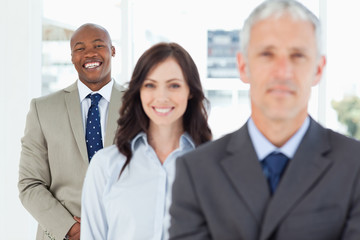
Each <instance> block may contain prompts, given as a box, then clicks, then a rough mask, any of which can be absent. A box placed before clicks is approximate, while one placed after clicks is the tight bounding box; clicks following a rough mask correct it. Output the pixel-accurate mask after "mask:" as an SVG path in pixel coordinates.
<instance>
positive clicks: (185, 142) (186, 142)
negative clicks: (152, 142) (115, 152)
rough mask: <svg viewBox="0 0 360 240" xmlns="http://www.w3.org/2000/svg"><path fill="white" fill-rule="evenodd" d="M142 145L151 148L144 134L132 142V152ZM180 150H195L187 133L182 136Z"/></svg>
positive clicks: (138, 135) (137, 136) (141, 133)
mask: <svg viewBox="0 0 360 240" xmlns="http://www.w3.org/2000/svg"><path fill="white" fill-rule="evenodd" d="M140 144H144V145H145V146H146V147H148V146H149V143H148V140H147V135H146V133H144V132H140V133H138V134H137V135H136V136H135V137H134V138H133V140H132V141H131V151H133V152H134V151H135V150H136V149H137V148H138V147H139V146H140ZM179 148H180V150H184V149H194V148H195V144H194V142H193V140H192V138H191V137H190V135H189V134H188V133H186V132H185V133H184V134H182V135H181V137H180V147H179Z"/></svg>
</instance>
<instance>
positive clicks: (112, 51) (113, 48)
mask: <svg viewBox="0 0 360 240" xmlns="http://www.w3.org/2000/svg"><path fill="white" fill-rule="evenodd" d="M115 52H116V51H115V47H114V46H111V56H112V57H115Z"/></svg>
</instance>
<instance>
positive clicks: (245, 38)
mask: <svg viewBox="0 0 360 240" xmlns="http://www.w3.org/2000/svg"><path fill="white" fill-rule="evenodd" d="M284 14H289V15H290V16H291V17H292V18H293V19H294V20H303V21H309V22H310V23H312V25H313V26H314V30H315V37H316V45H317V52H318V55H319V56H320V54H321V52H322V51H321V26H320V21H319V19H318V18H317V17H316V16H315V15H314V14H313V13H312V12H311V11H310V10H309V9H307V8H306V7H305V6H304V5H302V4H301V3H299V2H297V1H294V0H266V1H264V2H263V3H262V4H260V5H259V6H258V7H256V8H255V9H254V11H253V12H252V13H251V14H250V16H249V17H248V18H247V19H246V21H245V23H244V26H243V29H242V30H241V32H240V51H241V52H242V53H243V54H244V55H245V56H246V57H247V54H248V52H247V50H248V47H249V41H250V31H251V28H252V27H253V26H254V25H255V24H256V23H257V22H259V21H261V20H264V19H267V18H270V17H276V18H279V17H281V16H283V15H284Z"/></svg>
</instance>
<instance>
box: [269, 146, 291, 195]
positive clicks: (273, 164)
mask: <svg viewBox="0 0 360 240" xmlns="http://www.w3.org/2000/svg"><path fill="white" fill-rule="evenodd" d="M288 160H289V158H288V157H286V156H285V155H284V154H282V153H279V152H272V153H271V154H269V155H268V156H267V157H266V158H265V159H264V160H263V161H262V164H263V167H264V170H265V172H266V173H267V175H268V176H267V177H268V182H269V185H270V190H271V193H274V192H275V189H276V187H277V185H278V183H279V181H280V178H281V175H282V173H283V171H284V169H285V167H286V165H287V162H288Z"/></svg>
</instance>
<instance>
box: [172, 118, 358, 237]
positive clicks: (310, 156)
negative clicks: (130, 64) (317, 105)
mask: <svg viewBox="0 0 360 240" xmlns="http://www.w3.org/2000/svg"><path fill="white" fill-rule="evenodd" d="M170 214H171V217H172V220H171V227H170V239H171V240H175V239H182V240H205V239H216V240H230V239H232V240H241V239H244V240H270V239H272V240H273V239H276V240H311V239H314V240H332V239H334V240H335V239H346V240H350V239H351V240H352V239H353V240H355V239H356V240H359V239H360V143H359V142H358V141H355V140H353V139H350V138H347V137H345V136H343V135H340V134H338V133H335V132H333V131H331V130H329V129H325V128H323V127H321V126H320V125H319V124H318V123H316V122H315V121H314V120H312V119H311V122H310V127H309V129H308V131H307V132H306V134H305V136H304V138H303V140H302V141H301V143H300V146H299V148H298V150H297V152H296V153H295V156H294V158H293V159H291V161H290V163H289V165H288V167H287V169H286V171H285V173H284V175H283V177H282V179H281V182H280V183H279V185H278V188H277V190H276V192H275V194H274V195H273V196H272V197H271V196H270V192H269V187H268V184H267V181H266V178H265V176H264V174H263V172H262V168H261V165H260V163H259V161H258V159H257V156H256V153H255V150H254V147H253V145H252V142H251V140H250V136H249V133H248V129H247V126H246V125H245V126H243V127H242V128H241V129H240V130H238V131H236V132H234V133H231V134H229V135H227V136H225V137H223V138H221V139H219V140H217V141H214V142H211V143H208V144H205V145H203V146H200V147H199V148H197V149H196V150H195V151H193V152H190V153H189V154H186V155H184V156H183V157H181V158H180V159H178V161H177V170H176V179H175V182H174V185H173V202H172V206H171V209H170Z"/></svg>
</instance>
